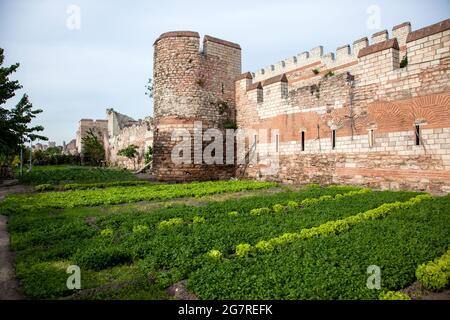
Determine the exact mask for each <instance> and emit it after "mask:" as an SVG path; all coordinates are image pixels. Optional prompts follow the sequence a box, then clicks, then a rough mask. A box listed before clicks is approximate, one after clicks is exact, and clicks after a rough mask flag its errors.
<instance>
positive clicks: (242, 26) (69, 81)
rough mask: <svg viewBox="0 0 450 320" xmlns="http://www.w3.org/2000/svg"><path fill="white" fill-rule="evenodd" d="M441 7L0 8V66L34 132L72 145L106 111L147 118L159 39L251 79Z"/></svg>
mask: <svg viewBox="0 0 450 320" xmlns="http://www.w3.org/2000/svg"><path fill="white" fill-rule="evenodd" d="M449 13H450V1H448V0H429V1H423V0H397V1H392V0H370V1H365V0H362V1H350V0H341V1H325V0H314V1H301V0H297V1H293V0H286V1H283V0H278V1H275V0H273V1H267V0H266V1H264V0H245V1H243V0H240V1H237V0H236V1H235V0H226V1H223V0H215V1H213V0H208V1H195V0H191V1H172V0H165V1H149V0H147V1H140V0H133V1H125V0H109V1H108V0H70V1H67V0H0V47H2V48H3V49H5V56H6V57H5V62H4V65H10V64H13V63H15V62H19V63H20V68H19V70H18V72H16V73H15V74H14V76H13V77H12V78H13V79H17V80H19V81H20V83H21V84H22V85H23V89H22V90H20V91H18V92H17V96H16V97H15V98H13V99H11V100H10V101H9V102H8V103H7V106H9V107H11V106H13V105H14V104H15V103H17V101H18V99H19V97H20V96H21V95H22V94H24V93H27V94H28V95H29V97H30V100H31V102H32V103H33V106H34V107H37V108H41V109H43V110H44V112H43V113H42V114H40V115H39V116H38V118H37V119H36V120H35V122H34V123H35V124H41V125H43V126H44V127H45V131H44V135H46V136H47V137H48V138H49V139H50V140H51V141H56V142H57V144H62V141H63V140H64V141H66V142H69V141H70V140H71V139H73V138H75V134H76V130H77V126H78V121H79V120H80V119H82V118H91V119H105V118H106V109H107V108H114V109H115V110H117V111H119V112H121V113H125V114H127V115H129V116H131V117H133V118H135V119H140V118H144V117H146V116H151V115H153V105H152V101H151V99H150V98H149V97H148V96H146V95H145V85H146V82H147V79H148V78H151V77H152V68H153V42H154V41H155V39H156V38H157V37H158V36H159V35H160V34H161V33H164V32H167V31H175V30H191V31H197V32H199V33H200V35H201V36H203V35H205V34H209V35H212V36H215V37H218V38H222V39H225V40H229V41H233V42H237V43H239V44H240V45H241V47H242V71H243V72H244V71H255V70H257V69H259V68H262V67H265V66H268V65H270V64H274V63H276V62H277V61H280V60H283V59H285V58H288V57H291V56H294V55H296V54H298V53H300V52H303V51H307V50H309V49H311V48H313V47H316V46H318V45H322V46H323V47H324V53H327V52H334V51H335V50H336V48H337V47H339V46H341V45H344V44H351V43H352V42H353V41H354V40H356V39H359V38H361V37H364V36H367V37H369V38H370V36H371V35H372V34H373V33H375V32H377V31H380V30H383V29H387V30H388V31H389V34H390V35H391V34H392V32H391V30H392V27H393V26H394V25H397V24H400V23H402V22H405V21H410V22H411V24H412V29H413V30H415V29H420V28H422V27H425V26H428V25H430V24H433V23H436V22H439V21H442V20H445V19H448V18H449Z"/></svg>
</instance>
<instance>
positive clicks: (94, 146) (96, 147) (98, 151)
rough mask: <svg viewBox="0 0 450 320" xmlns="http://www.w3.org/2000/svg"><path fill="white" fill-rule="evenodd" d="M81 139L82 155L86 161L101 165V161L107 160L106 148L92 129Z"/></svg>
mask: <svg viewBox="0 0 450 320" xmlns="http://www.w3.org/2000/svg"><path fill="white" fill-rule="evenodd" d="M81 141H82V150H81V156H82V158H83V161H84V162H85V163H89V164H91V165H99V164H100V163H101V161H103V160H105V148H104V147H103V144H102V143H101V142H100V141H99V140H98V138H97V136H96V135H95V134H94V132H93V131H92V129H89V131H88V132H87V133H86V135H85V136H84V137H82V138H81Z"/></svg>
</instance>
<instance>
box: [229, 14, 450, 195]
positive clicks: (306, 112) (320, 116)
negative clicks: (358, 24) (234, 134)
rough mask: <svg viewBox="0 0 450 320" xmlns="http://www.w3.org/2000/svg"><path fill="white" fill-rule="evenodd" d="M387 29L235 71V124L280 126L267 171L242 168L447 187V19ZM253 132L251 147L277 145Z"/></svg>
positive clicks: (252, 174)
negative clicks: (330, 48) (275, 163)
mask: <svg viewBox="0 0 450 320" xmlns="http://www.w3.org/2000/svg"><path fill="white" fill-rule="evenodd" d="M393 36H394V37H393V38H392V39H389V35H388V32H387V31H386V30H384V31H382V32H378V33H376V34H374V35H373V36H372V43H371V44H370V45H369V41H368V40H367V38H362V39H360V40H357V41H355V42H354V43H353V52H351V51H350V46H349V45H345V46H342V47H340V48H338V49H337V51H336V54H327V55H323V50H322V48H321V47H317V48H315V49H313V50H311V51H310V52H309V53H303V54H300V55H298V56H296V58H295V59H294V58H291V59H287V60H285V61H284V62H281V63H277V64H275V65H273V66H270V67H268V68H264V69H261V70H259V71H257V72H255V73H254V74H251V73H247V74H243V75H242V76H241V77H240V78H239V79H238V80H237V81H236V84H235V85H236V119H237V124H238V126H239V127H242V128H253V129H263V128H266V129H269V134H270V133H271V131H273V132H275V130H278V132H279V133H278V156H279V160H280V169H279V170H278V172H277V173H276V174H274V175H272V176H262V175H261V169H262V168H264V166H265V165H264V164H251V165H249V166H248V168H246V171H245V175H246V176H247V177H249V178H258V179H268V180H278V181H284V182H290V183H294V182H295V183H309V182H318V183H325V184H329V183H339V184H359V185H367V186H371V187H375V188H390V189H414V190H428V191H433V192H450V82H449V80H450V79H449V78H450V73H449V63H450V52H449V48H450V20H445V21H443V22H441V23H438V24H435V25H432V26H429V27H427V28H423V29H420V30H417V31H414V32H411V25H410V24H409V23H403V24H401V25H398V26H395V27H394V28H393ZM405 55H406V56H407V57H408V65H407V66H406V67H404V68H400V61H401V60H402V59H403V57H404V56H405ZM302 132H303V134H302ZM333 134H334V135H335V145H334V147H333V145H332V139H333V138H332V137H333ZM302 136H303V137H304V141H303V144H302V142H301V137H302ZM261 138H262V137H258V144H257V152H276V149H275V148H274V147H273V144H274V143H275V142H273V143H272V144H267V143H262V142H259V140H261ZM417 143H418V144H417ZM416 144H417V145H416ZM302 145H304V149H303V148H302Z"/></svg>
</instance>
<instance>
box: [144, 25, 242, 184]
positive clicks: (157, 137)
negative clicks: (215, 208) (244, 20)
mask: <svg viewBox="0 0 450 320" xmlns="http://www.w3.org/2000/svg"><path fill="white" fill-rule="evenodd" d="M199 38H200V37H199V34H198V33H197V32H191V31H175V32H167V33H164V34H162V35H161V36H160V37H159V38H158V39H157V40H156V41H155V44H154V66H153V81H154V88H153V101H154V118H155V134H154V157H153V173H154V175H155V176H156V178H158V179H159V180H166V181H170V180H173V181H192V180H213V179H223V178H229V177H230V176H232V175H233V174H234V165H231V164H228V165H226V164H225V163H224V164H221V163H214V164H207V163H205V161H203V160H204V159H202V154H203V150H204V148H205V147H206V146H207V145H208V142H205V141H202V140H200V141H199V140H198V138H197V139H194V131H195V132H200V133H204V132H205V131H206V130H207V129H210V128H217V129H219V130H222V131H224V129H225V128H229V127H230V126H232V125H233V123H234V122H235V83H234V82H235V79H236V77H238V76H239V75H240V74H241V49H240V46H239V45H237V44H235V43H232V42H228V41H224V40H220V39H217V38H214V37H210V36H205V38H204V40H203V49H201V48H200V39H199ZM174 130H178V132H180V130H184V132H189V134H190V135H191V139H190V142H191V149H190V154H186V149H184V152H181V153H182V156H183V159H184V160H183V163H180V162H179V161H174V156H173V155H174V153H173V150H174V147H176V146H177V145H179V144H180V139H181V138H179V139H176V138H174ZM224 136H225V135H224ZM197 137H198V136H197ZM182 139H183V141H184V142H185V144H184V145H185V146H187V144H189V141H188V138H187V137H186V134H184V135H183V138H182ZM176 153H177V152H176ZM177 154H178V153H177ZM224 157H225V151H224ZM189 159H190V161H189ZM224 159H225V158H224ZM219 162H220V161H219ZM223 162H225V161H223Z"/></svg>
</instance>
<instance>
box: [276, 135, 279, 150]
mask: <svg viewBox="0 0 450 320" xmlns="http://www.w3.org/2000/svg"><path fill="white" fill-rule="evenodd" d="M279 149H280V135H279V134H277V135H275V152H279Z"/></svg>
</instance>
